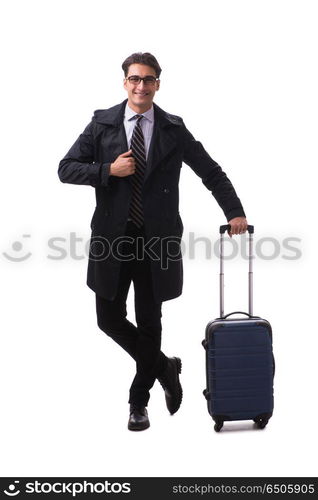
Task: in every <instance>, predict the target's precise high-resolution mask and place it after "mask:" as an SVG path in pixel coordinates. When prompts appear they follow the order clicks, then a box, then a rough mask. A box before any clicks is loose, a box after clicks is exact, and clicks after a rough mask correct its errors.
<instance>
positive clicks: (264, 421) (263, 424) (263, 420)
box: [254, 418, 268, 429]
mask: <svg viewBox="0 0 318 500" xmlns="http://www.w3.org/2000/svg"><path fill="white" fill-rule="evenodd" d="M254 422H255V424H256V425H257V427H258V428H259V429H265V427H266V425H267V424H268V419H266V418H259V419H256V418H255V419H254Z"/></svg>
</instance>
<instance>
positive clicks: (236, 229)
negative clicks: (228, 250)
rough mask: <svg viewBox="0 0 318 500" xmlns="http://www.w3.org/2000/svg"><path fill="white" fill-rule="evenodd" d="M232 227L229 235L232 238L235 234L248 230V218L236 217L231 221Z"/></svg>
mask: <svg viewBox="0 0 318 500" xmlns="http://www.w3.org/2000/svg"><path fill="white" fill-rule="evenodd" d="M229 224H230V226H231V229H229V231H228V233H229V236H230V237H231V238H232V235H233V234H243V233H245V232H246V231H247V220H246V218H245V217H234V219H231V220H230V221H229Z"/></svg>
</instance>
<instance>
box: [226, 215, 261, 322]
mask: <svg viewBox="0 0 318 500" xmlns="http://www.w3.org/2000/svg"><path fill="white" fill-rule="evenodd" d="M230 228H231V226H230V224H224V225H223V226H220V235H221V238H220V318H224V233H225V231H226V230H228V229H230ZM247 231H248V242H249V245H248V248H249V251H248V262H249V268H248V314H249V315H250V316H253V234H254V226H250V225H248V226H247Z"/></svg>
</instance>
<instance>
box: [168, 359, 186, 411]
mask: <svg viewBox="0 0 318 500" xmlns="http://www.w3.org/2000/svg"><path fill="white" fill-rule="evenodd" d="M174 359H175V360H176V367H177V373H178V374H180V373H181V370H182V362H181V359H180V358H176V357H175V358H174ZM178 382H179V391H180V393H179V395H180V400H179V404H178V405H177V406H176V407H175V408H173V410H172V411H170V415H173V414H174V413H176V412H177V411H178V410H179V408H180V406H181V403H182V398H183V390H182V387H181V384H180V380H179V377H178Z"/></svg>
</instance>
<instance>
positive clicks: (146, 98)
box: [124, 64, 160, 113]
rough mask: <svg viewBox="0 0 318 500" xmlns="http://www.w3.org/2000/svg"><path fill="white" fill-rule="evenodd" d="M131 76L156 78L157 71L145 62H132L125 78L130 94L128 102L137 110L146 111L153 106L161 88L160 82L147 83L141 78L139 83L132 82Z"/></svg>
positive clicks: (126, 87)
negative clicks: (129, 78)
mask: <svg viewBox="0 0 318 500" xmlns="http://www.w3.org/2000/svg"><path fill="white" fill-rule="evenodd" d="M129 76H139V77H141V78H144V77H146V76H153V77H155V78H156V72H155V70H154V69H153V68H152V67H151V66H146V65H145V64H131V65H130V66H129V68H128V74H127V77H126V78H125V80H124V87H125V89H126V90H127V94H128V104H129V106H130V107H131V108H132V109H133V110H134V111H136V112H142V113H144V112H145V111H147V110H148V109H150V108H151V106H152V101H153V98H154V95H155V93H156V92H157V90H159V85H160V82H159V81H156V82H154V83H146V84H145V82H144V81H143V80H140V82H139V83H138V84H136V83H131V82H130V81H129V80H127V78H128V77H129Z"/></svg>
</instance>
